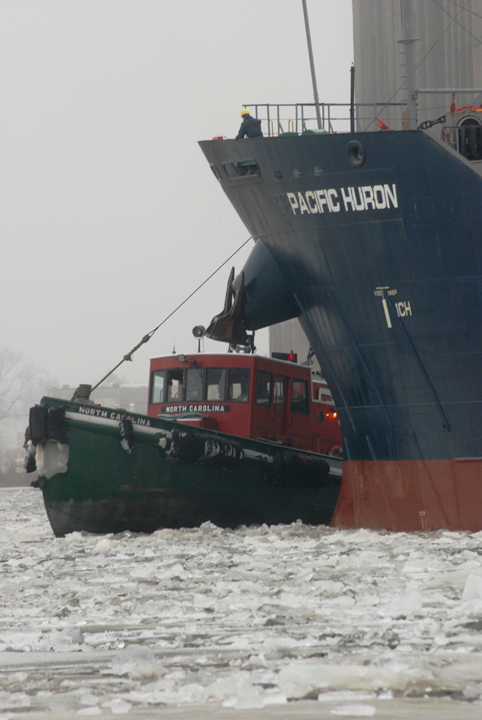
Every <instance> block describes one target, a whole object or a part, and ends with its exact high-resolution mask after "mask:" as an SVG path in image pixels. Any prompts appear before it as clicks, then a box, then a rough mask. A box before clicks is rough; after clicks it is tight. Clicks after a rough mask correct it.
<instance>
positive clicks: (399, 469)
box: [330, 458, 482, 532]
mask: <svg viewBox="0 0 482 720" xmlns="http://www.w3.org/2000/svg"><path fill="white" fill-rule="evenodd" d="M330 525H331V526H332V527H338V528H342V527H343V528H362V527H363V528H370V529H372V530H380V529H386V530H391V531H394V532H410V531H414V530H418V531H424V530H438V529H440V528H443V529H447V530H471V531H478V530H482V458H475V459H471V458H467V459H459V460H428V461H420V460H398V461H376V462H370V461H365V460H351V461H345V462H344V463H343V479H342V483H341V489H340V495H339V498H338V503H337V506H336V508H335V512H334V514H333V518H332V520H331V523H330Z"/></svg>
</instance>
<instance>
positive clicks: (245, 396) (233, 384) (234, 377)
mask: <svg viewBox="0 0 482 720" xmlns="http://www.w3.org/2000/svg"><path fill="white" fill-rule="evenodd" d="M249 377H250V370H249V369H248V368H229V369H228V402H248V400H249Z"/></svg>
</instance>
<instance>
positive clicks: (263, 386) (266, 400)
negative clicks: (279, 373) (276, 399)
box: [256, 370, 273, 407]
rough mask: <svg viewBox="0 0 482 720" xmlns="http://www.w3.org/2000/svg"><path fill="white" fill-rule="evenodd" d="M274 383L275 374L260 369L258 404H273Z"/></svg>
mask: <svg viewBox="0 0 482 720" xmlns="http://www.w3.org/2000/svg"><path fill="white" fill-rule="evenodd" d="M272 385H273V375H272V374H271V373H268V372H264V370H258V372H257V373H256V405H264V406H265V407H270V406H271V387H272Z"/></svg>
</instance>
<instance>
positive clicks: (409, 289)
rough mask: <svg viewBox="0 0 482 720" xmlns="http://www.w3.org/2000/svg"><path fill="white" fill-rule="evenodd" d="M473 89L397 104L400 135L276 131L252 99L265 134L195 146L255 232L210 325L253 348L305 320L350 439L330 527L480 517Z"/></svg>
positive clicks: (480, 202) (481, 234)
mask: <svg viewBox="0 0 482 720" xmlns="http://www.w3.org/2000/svg"><path fill="white" fill-rule="evenodd" d="M412 37H413V36H412ZM406 42H407V44H409V43H410V42H412V39H411V38H409V37H406ZM473 97H474V101H473V104H470V105H464V106H462V107H455V105H452V107H450V109H449V108H447V112H446V114H445V116H444V117H441V118H434V121H433V122H425V123H423V124H421V125H420V126H418V125H417V124H416V123H415V124H414V122H413V112H412V111H410V109H408V110H407V109H406V108H405V109H404V112H403V117H404V129H402V130H394V131H390V130H388V129H386V125H385V124H384V123H383V122H379V123H378V127H377V125H376V124H372V126H371V127H370V128H369V129H368V130H367V131H357V130H355V128H354V127H353V126H351V128H350V129H349V130H346V131H343V132H333V131H332V128H331V126H330V123H324V127H323V128H315V129H314V130H313V129H309V127H308V123H307V122H305V121H304V120H303V113H302V111H303V107H302V106H296V107H295V106H294V112H293V116H292V119H291V121H288V122H286V123H285V125H284V126H283V125H282V123H280V122H279V118H280V106H273V105H264V106H247V107H248V109H249V110H250V111H251V113H252V115H254V116H258V115H261V111H263V113H264V116H263V121H264V123H263V130H264V137H260V138H247V139H243V140H238V141H234V140H229V139H213V140H206V141H202V142H200V146H201V149H202V151H203V153H204V155H205V157H206V159H207V161H208V163H209V165H210V167H211V170H212V172H213V173H214V176H215V178H216V181H217V182H218V183H220V185H221V187H222V189H223V190H224V192H225V194H226V195H227V197H228V199H229V200H230V202H231V203H232V205H233V207H234V209H235V210H236V212H237V213H238V215H239V217H240V218H241V220H242V221H243V222H244V224H245V226H246V228H247V229H248V232H249V233H250V235H252V237H253V238H254V240H255V241H256V242H255V246H254V249H253V250H252V252H251V255H250V256H249V258H248V260H247V262H246V263H245V265H244V267H243V268H242V270H241V272H240V273H239V274H238V275H237V276H236V277H235V278H234V279H233V280H232V281H230V292H231V297H232V303H231V306H230V307H226V306H225V309H224V310H223V312H221V313H220V314H219V315H218V316H216V317H215V318H214V319H213V321H212V322H211V324H210V326H209V327H208V330H207V334H208V336H209V337H211V338H214V339H218V340H221V341H225V342H231V343H246V342H249V341H250V338H251V337H252V334H253V332H255V331H256V330H258V329H260V328H264V327H268V326H272V325H274V324H277V323H280V322H282V321H285V320H288V319H290V318H298V319H299V321H300V323H301V326H302V328H303V330H304V332H305V334H306V336H307V337H308V340H309V342H310V343H311V346H312V348H313V350H314V352H315V354H316V357H317V359H318V361H319V363H320V365H321V368H322V370H323V374H324V376H325V377H326V379H327V381H328V385H329V387H330V389H331V392H332V394H333V397H334V400H335V403H336V408H337V411H338V415H339V418H340V424H341V428H342V433H343V438H344V464H343V479H342V485H341V490H340V496H339V499H338V503H337V506H336V509H335V512H334V515H333V517H332V520H331V524H332V525H333V526H335V527H353V528H360V527H365V528H373V529H380V528H385V529H387V530H392V531H424V530H436V529H439V528H446V529H452V530H470V531H479V530H481V529H482V177H481V174H482V107H481V106H480V102H479V100H480V98H479V99H475V98H476V97H477V96H476V93H475V89H474V93H473ZM306 108H307V106H305V108H304V109H305V111H306ZM326 109H327V110H329V106H323V110H326ZM285 110H286V109H284V111H285ZM311 110H313V108H312V107H311ZM282 111H283V109H281V112H282ZM400 112H401V114H402V108H400ZM288 123H289V124H288ZM380 127H381V128H385V129H383V130H380V129H379V128H380Z"/></svg>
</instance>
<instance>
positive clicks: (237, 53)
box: [0, 0, 353, 385]
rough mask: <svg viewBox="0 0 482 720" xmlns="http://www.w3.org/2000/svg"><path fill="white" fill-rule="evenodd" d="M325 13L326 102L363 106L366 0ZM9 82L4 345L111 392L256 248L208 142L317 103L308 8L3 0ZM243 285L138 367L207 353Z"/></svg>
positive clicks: (321, 12)
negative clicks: (267, 108)
mask: <svg viewBox="0 0 482 720" xmlns="http://www.w3.org/2000/svg"><path fill="white" fill-rule="evenodd" d="M308 9H309V14H310V22H311V32H312V41H313V50H314V54H315V63H316V71H317V78H318V89H319V95H320V100H322V101H323V100H324V101H329V102H348V100H349V69H350V65H351V62H352V59H353V42H352V10H351V0H308ZM0 87H1V98H2V101H1V104H0V125H1V133H0V183H1V199H0V222H1V247H2V281H1V283H0V302H1V307H2V315H1V318H2V319H1V321H0V327H1V334H0V345H6V346H9V347H11V348H13V349H15V350H21V351H23V352H24V353H25V354H26V355H28V356H29V357H30V359H31V360H33V361H34V362H36V363H38V364H39V365H41V366H42V367H44V368H45V369H46V370H47V371H48V372H49V373H50V374H51V375H52V376H54V377H55V378H56V379H57V380H58V381H59V382H60V383H69V384H72V385H75V384H77V383H79V382H90V383H96V382H97V381H98V380H99V379H100V378H101V377H102V375H103V374H104V373H105V372H106V371H107V370H109V369H110V368H111V367H113V366H114V365H115V364H116V363H117V362H118V361H119V360H120V359H121V358H122V356H123V355H124V354H125V353H126V352H127V351H128V350H130V349H131V348H132V347H133V346H134V345H135V344H136V343H137V342H138V341H139V340H140V339H141V337H142V336H143V335H144V334H145V333H146V332H148V331H150V330H151V329H152V328H153V327H155V326H156V325H158V323H159V322H160V321H161V320H162V319H163V318H164V317H165V316H166V315H168V314H169V313H170V312H171V310H172V309H173V308H174V307H176V305H178V304H179V303H180V302H181V301H182V300H183V299H184V298H185V297H186V296H187V295H188V294H189V293H190V292H191V291H192V290H193V289H194V287H195V286H196V285H197V284H199V283H200V282H201V281H202V280H203V279H204V278H205V277H207V276H208V275H209V274H210V273H211V272H212V271H213V270H214V269H215V268H216V267H217V266H218V265H219V264H220V263H221V262H222V261H223V260H224V259H225V258H226V257H227V256H228V255H229V254H231V253H232V252H233V251H234V250H235V249H236V248H237V247H238V246H239V245H240V244H241V243H242V242H243V241H244V240H245V239H246V238H247V237H248V233H247V231H246V229H245V228H244V226H243V225H242V224H241V222H240V220H238V218H237V215H236V214H235V212H234V210H233V209H232V208H231V205H230V204H229V202H228V200H227V199H226V198H225V196H224V194H223V193H222V191H221V189H220V187H219V186H218V183H217V181H216V180H215V178H214V177H213V175H212V174H211V171H210V170H209V167H208V165H207V163H206V161H205V159H204V156H203V155H202V153H201V151H200V149H199V147H198V145H197V141H198V140H201V139H206V138H211V137H213V136H214V135H225V136H227V137H234V135H235V134H236V132H237V130H238V127H239V124H240V117H239V114H240V110H241V107H242V104H243V103H254V102H272V103H276V102H311V101H312V97H313V95H312V88H311V77H310V71H309V63H308V54H307V49H306V38H305V29H304V21H303V12H302V4H301V0H243V2H240V1H239V0H237V1H234V0H203V1H202V2H201V0H176V1H175V2H173V1H172V0H30V1H27V0H0ZM250 247H251V244H250ZM248 253H249V250H246V251H245V252H243V253H242V254H240V255H238V256H237V258H236V259H235V262H234V264H235V265H236V268H237V270H238V269H240V268H241V266H242V264H243V262H244V260H245V258H246V257H247V255H248ZM228 273H229V266H227V267H226V268H224V269H223V270H222V271H221V272H220V273H219V276H218V277H217V278H216V279H214V280H213V281H211V282H210V284H209V285H208V286H206V287H205V288H204V289H203V290H202V291H200V292H199V293H198V295H197V296H195V298H194V299H193V300H191V301H190V302H189V304H188V305H187V306H185V307H184V308H183V309H182V310H181V311H179V312H178V313H177V314H176V315H175V316H174V318H173V319H171V320H170V321H169V322H168V323H167V324H166V325H165V326H164V327H163V328H161V330H159V331H158V333H156V335H154V337H153V339H152V340H151V341H150V342H149V343H148V344H147V345H146V346H145V347H144V348H143V349H142V350H141V351H139V352H138V353H137V354H136V355H135V357H134V362H133V363H131V364H127V363H126V364H124V366H123V367H122V370H121V371H120V373H121V374H122V375H124V376H125V377H127V378H128V380H130V381H132V382H146V381H147V373H148V358H149V357H153V356H157V355H162V354H166V353H170V352H171V351H172V349H173V346H174V345H175V347H176V350H177V352H194V351H195V350H196V348H197V343H196V341H195V340H194V338H193V337H192V335H191V329H192V327H193V325H195V324H198V323H202V324H207V323H208V322H209V320H210V319H211V317H212V316H213V315H214V314H216V313H217V312H219V310H220V309H221V307H222V304H223V299H224V291H225V284H226V280H227V276H228ZM258 344H259V347H260V349H261V350H263V349H264V350H267V340H266V334H265V337H264V339H263V338H261V339H260V342H259V343H258ZM205 349H206V351H214V352H221V351H223V349H224V348H223V346H220V345H219V344H215V343H212V342H209V341H207V342H206V347H205Z"/></svg>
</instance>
